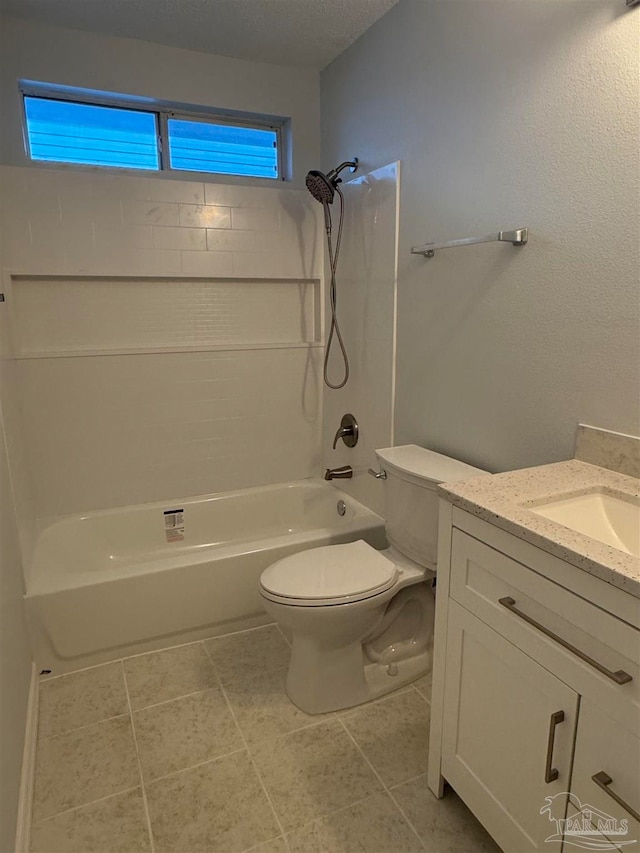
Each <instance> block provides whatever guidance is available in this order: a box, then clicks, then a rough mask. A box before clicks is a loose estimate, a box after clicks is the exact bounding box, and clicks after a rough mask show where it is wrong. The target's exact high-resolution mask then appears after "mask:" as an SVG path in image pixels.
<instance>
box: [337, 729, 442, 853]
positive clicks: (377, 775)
mask: <svg viewBox="0 0 640 853" xmlns="http://www.w3.org/2000/svg"><path fill="white" fill-rule="evenodd" d="M340 722H341V724H342V727H343V728H344V730H345V732H346V733H347V735H348V736H349V737H350V738H351V740H352V742H353V744H354V746H355V747H356V749H357V750H358V752H359V753H360V755H361V756H362V757H363V758H364V760H365V761H366V762H367V764H368V766H369V767H370V769H371V770H372V772H373V773H374V774H375V776H376V778H377V779H378V781H379V782H380V784H381V785H382V789H383V791H385V793H386V794H387V795H388V796H389V797H390V799H391V802H392V803H393V804H394V805H395V807H396V808H397V809H398V811H399V812H400V814H401V815H402V817H403V818H404V820H405V823H406V824H407V826H408V827H409V829H410V830H411V831H412V832H413V834H414V835H415V837H416V838H417V839H418V843H419V844H420V846H421V847H422V849H423V850H426V847H425V844H424V842H423V840H422V838H420V836H419V835H418V832H417V830H416V828H415V826H414V825H413V824H412V823H411V821H410V820H409V819H408V817H407V816H406V814H405V813H404V811H403V810H402V809H401V808H400V806H399V805H398V802H397V800H396V798H395V797H394V796H393V794H392V793H391V791H390V790H389V787H388V786H387V785H386V783H385V782H384V780H383V778H382V776H381V775H380V774H379V773H378V771H377V770H376V768H375V767H374V766H373V764H372V763H371V762H370V761H369V759H368V758H367V756H366V754H365V752H364V750H363V749H362V747H361V746H360V744H359V743H358V742H357V740H356V739H355V738H354V736H353V735H352V734H351V732H350V731H349V729H348V728H347V727H346V725H345V723H344V721H343V720H340ZM421 775H424V774H421Z"/></svg>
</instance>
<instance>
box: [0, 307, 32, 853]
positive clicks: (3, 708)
mask: <svg viewBox="0 0 640 853" xmlns="http://www.w3.org/2000/svg"><path fill="white" fill-rule="evenodd" d="M3 307H5V306H3V305H2V304H1V303H0V310H2V308H3ZM6 343H7V341H6V324H5V318H4V317H3V316H1V317H0V850H3V851H4V850H7V851H9V850H13V849H14V838H15V832H16V815H17V808H18V791H19V787H20V771H21V769H22V749H23V744H24V734H25V718H26V710H27V700H28V696H29V681H30V677H31V650H30V646H29V639H28V636H27V629H26V623H25V618H24V609H23V603H22V595H23V592H24V587H23V581H22V563H21V558H20V547H19V540H18V530H17V526H16V514H15V506H14V499H13V489H12V483H11V479H10V476H9V467H8V463H7V449H6V442H5V419H4V406H5V402H6V399H5V397H6V388H7V384H8V383H9V382H10V381H11V377H10V375H9V374H10V371H11V370H12V367H13V365H12V362H11V361H8V360H7V359H6Z"/></svg>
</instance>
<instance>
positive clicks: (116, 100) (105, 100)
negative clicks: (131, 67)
mask: <svg viewBox="0 0 640 853" xmlns="http://www.w3.org/2000/svg"><path fill="white" fill-rule="evenodd" d="M19 92H20V108H21V112H22V130H23V139H24V146H25V152H26V155H27V157H28V158H29V160H30V162H32V163H36V164H39V165H45V164H48V165H54V166H61V167H71V168H76V169H100V170H103V169H104V170H106V171H110V172H117V173H120V174H122V173H123V172H124V173H130V174H133V175H147V176H149V175H160V174H163V173H164V174H165V175H175V176H176V177H177V176H186V175H189V176H191V175H201V176H203V177H214V178H218V179H219V178H231V179H233V180H234V181H252V182H253V181H259V182H260V183H264V184H271V185H273V184H276V183H278V182H281V181H286V180H287V179H288V177H287V175H285V166H284V164H285V151H284V145H285V133H284V128H285V125H286V124H287V122H288V121H289V120H288V119H286V118H280V117H279V116H263V115H257V114H254V113H240V112H235V111H232V110H224V111H222V110H215V109H211V110H209V109H207V108H206V107H198V106H193V107H191V106H190V105H188V106H182V105H180V106H173V105H170V104H167V103H162V102H159V101H156V100H154V99H153V98H144V97H136V96H127V95H119V94H113V95H111V94H110V93H103V92H98V91H94V90H86V89H79V88H74V87H68V86H67V87H57V86H54V85H48V84H46V83H38V82H35V81H23V80H21V81H20V83H19ZM25 98H40V99H43V100H48V101H67V102H68V101H70V102H72V103H75V104H82V105H86V106H95V107H107V108H108V107H111V108H113V109H119V110H131V111H132V112H145V113H150V114H151V115H153V116H154V118H155V130H156V144H157V148H158V168H157V169H142V168H140V169H138V168H135V167H133V166H101V165H99V164H93V163H73V162H64V161H58V160H42V159H35V158H33V157H32V155H31V144H30V140H29V129H28V125H27V113H26V105H25ZM169 119H176V120H178V121H196V122H202V123H203V124H212V125H227V126H230V127H248V128H253V129H255V130H271V131H273V132H274V133H275V134H276V153H277V157H276V168H277V175H276V176H275V177H273V178H266V177H263V176H259V175H238V174H233V173H230V172H204V171H201V170H196V169H174V168H172V167H171V154H170V150H169V124H168V122H169Z"/></svg>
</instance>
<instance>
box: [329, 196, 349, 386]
mask: <svg viewBox="0 0 640 853" xmlns="http://www.w3.org/2000/svg"><path fill="white" fill-rule="evenodd" d="M335 189H336V192H337V193H338V195H339V196H340V220H339V222H338V234H337V237H336V245H335V249H334V247H333V241H332V238H331V231H332V227H331V209H330V207H329V205H328V204H327V203H326V202H325V211H326V214H327V219H326V221H327V223H328V224H327V229H326V231H327V248H328V250H329V269H330V271H331V281H330V284H329V304H330V306H331V325H330V327H329V337H328V338H327V346H326V349H325V352H324V370H323V376H324V384H325V385H326V386H327V387H328V388H332V389H333V390H334V391H337V390H338V389H339V388H344V386H345V385H346V384H347V381H348V379H349V357H348V356H347V350H346V349H345V345H344V341H343V340H342V334H341V333H340V326H339V325H338V317H337V313H336V311H337V307H336V306H337V299H338V288H337V286H336V271H337V269H338V258H339V256H340V243H341V241H342V225H343V222H344V196H343V195H342V192H341V190H340V187H339V186H336V188H335ZM334 334H335V337H336V340H337V341H338V345H339V347H340V352H341V353H342V360H343V362H344V379H343V380H342V382H339V383H338V384H337V385H334V384H333V382H331V380H330V379H329V373H328V367H329V356H330V354H331V345H332V343H333V336H334Z"/></svg>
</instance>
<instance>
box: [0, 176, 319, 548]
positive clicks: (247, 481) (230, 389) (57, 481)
mask: <svg viewBox="0 0 640 853" xmlns="http://www.w3.org/2000/svg"><path fill="white" fill-rule="evenodd" d="M0 174H1V179H2V232H3V235H4V240H5V244H4V247H3V264H4V267H5V269H6V270H11V272H12V273H13V278H12V280H11V288H10V292H9V295H8V301H7V303H6V304H5V305H4V306H3V310H5V311H9V312H10V316H11V320H12V332H13V338H14V341H13V343H14V350H13V351H14V354H15V356H16V359H17V360H16V362H15V364H14V369H15V371H16V374H17V389H18V391H17V393H18V396H19V399H18V403H19V407H20V410H21V417H22V425H21V430H20V433H19V434H18V432H17V431H16V433H15V436H14V437H15V446H16V451H15V458H16V460H18V461H19V460H21V459H22V458H23V457H24V458H25V459H26V468H27V469H28V470H29V471H30V472H31V477H32V479H31V495H30V496H29V495H28V494H27V491H26V490H25V494H24V495H23V496H22V501H21V506H20V507H19V509H21V510H23V513H22V521H23V525H22V533H23V548H24V550H25V553H26V555H27V556H28V552H29V544H30V542H31V537H30V533H31V532H32V529H33V525H32V524H30V523H29V521H30V519H33V518H37V519H40V520H42V519H47V518H49V517H51V516H57V515H64V514H68V513H76V512H84V511H88V510H92V509H100V508H105V507H110V506H116V505H125V504H135V503H144V502H148V501H157V500H174V499H176V498H179V497H181V496H189V495H196V494H203V493H210V492H218V491H224V490H230V489H238V488H244V487H247V486H256V485H261V484H265V483H271V482H282V481H286V480H289V479H301V478H305V477H311V476H317V474H318V471H319V467H320V455H319V447H320V428H321V379H320V361H321V346H320V343H319V340H320V323H319V306H320V283H319V282H320V276H321V271H322V254H321V249H322V247H321V244H320V242H319V237H320V233H319V229H318V226H319V217H318V213H319V211H318V208H317V204H316V203H315V202H314V201H313V199H311V198H310V197H309V196H308V194H307V193H306V192H304V191H301V190H291V189H284V188H283V187H282V185H281V184H280V185H278V186H277V187H273V188H254V187H239V186H228V185H223V184H203V183H200V182H198V181H168V180H156V179H154V178H145V177H135V176H129V175H118V174H100V173H95V172H81V171H75V170H64V169H55V170H54V169H51V170H49V169H34V168H30V169H29V168H18V167H7V166H5V167H2V168H1V170H0ZM19 440H21V441H22V450H20V448H19V446H18V441H19ZM12 451H13V448H11V447H10V454H11V459H12V460H13V458H14V454H13V452H12Z"/></svg>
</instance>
